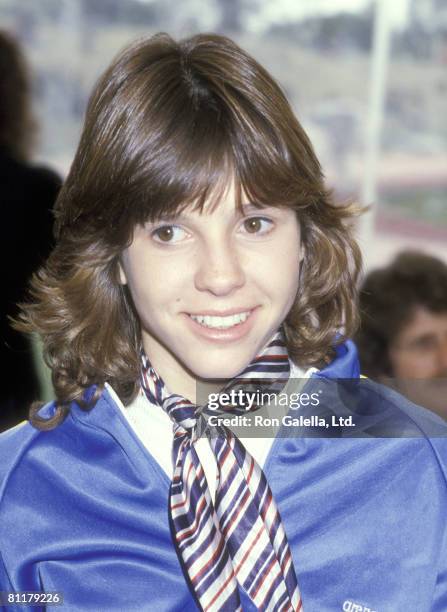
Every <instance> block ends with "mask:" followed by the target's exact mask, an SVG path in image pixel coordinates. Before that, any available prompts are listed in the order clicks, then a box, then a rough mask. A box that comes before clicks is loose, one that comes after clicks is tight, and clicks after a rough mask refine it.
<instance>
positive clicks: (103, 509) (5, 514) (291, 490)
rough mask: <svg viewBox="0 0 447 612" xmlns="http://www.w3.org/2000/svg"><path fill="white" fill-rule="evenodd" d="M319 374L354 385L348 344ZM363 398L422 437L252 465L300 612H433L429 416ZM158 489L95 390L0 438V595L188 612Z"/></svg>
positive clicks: (388, 400) (438, 483)
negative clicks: (57, 420) (260, 470)
mask: <svg viewBox="0 0 447 612" xmlns="http://www.w3.org/2000/svg"><path fill="white" fill-rule="evenodd" d="M318 376H319V377H321V378H328V379H330V378H336V377H343V378H355V377H358V365H357V357H356V353H355V348H354V347H353V345H352V344H351V343H346V344H344V345H342V346H341V347H339V348H338V356H337V357H336V359H335V360H334V361H333V362H332V364H330V365H329V366H328V367H327V368H325V369H324V370H322V371H320V372H319V373H318ZM371 389H372V390H370V393H371V394H372V395H373V396H374V397H375V398H376V399H375V400H374V401H377V402H381V403H382V404H383V405H386V406H387V409H391V410H392V411H394V412H396V413H397V412H398V413H399V414H404V415H406V417H405V418H406V419H407V420H408V423H410V424H411V426H412V427H414V428H416V429H417V430H418V431H419V432H422V433H421V435H418V436H416V437H405V438H402V437H401V438H397V437H388V438H373V437H370V438H368V437H351V438H342V437H341V438H324V437H321V436H317V437H307V436H306V437H304V436H303V437H298V438H279V437H278V438H276V439H275V441H274V443H273V446H272V448H271V451H270V454H269V456H268V458H267V461H266V464H265V467H264V470H265V473H266V475H267V478H268V480H269V482H270V484H271V488H272V490H273V493H274V495H275V498H276V501H277V504H278V507H279V509H280V512H281V515H282V519H283V523H284V525H285V528H286V532H287V535H288V540H289V543H290V548H291V551H292V555H293V558H294V564H295V568H296V572H297V576H298V581H299V585H300V589H301V593H302V599H303V607H304V611H305V612H326V611H327V612H334V611H338V610H343V611H345V612H346V611H347V612H368V611H370V612H372V611H376V612H410V611H411V612H425V611H434V612H441V611H442V612H445V611H446V610H447V552H446V548H447V547H446V517H447V513H446V510H447V487H446V463H447V440H446V438H444V437H442V436H438V437H429V436H427V435H425V434H424V433H423V431H424V427H425V426H426V425H427V424H428V429H430V426H431V425H433V423H435V424H436V426H438V425H439V424H440V421H438V419H437V417H436V416H434V415H433V416H432V415H431V414H429V413H426V412H425V411H423V410H422V409H420V408H417V407H415V406H413V405H412V404H410V403H409V402H407V401H406V400H404V399H403V398H402V397H400V396H399V395H397V394H395V393H393V392H391V391H389V390H387V389H385V388H383V387H380V386H378V385H374V384H373V383H371ZM53 410H54V406H53V405H51V404H49V405H47V406H46V407H45V408H44V409H43V413H42V414H48V415H49V414H51V413H52V411H53ZM169 484H170V483H169V478H168V477H167V475H166V473H165V472H164V471H163V470H162V468H161V467H160V466H159V465H158V463H157V462H156V461H155V459H154V458H153V457H152V456H151V455H150V454H149V453H148V451H147V450H146V448H145V447H144V446H143V445H142V443H141V442H140V441H139V439H138V438H137V437H136V435H135V433H134V432H133V430H132V429H131V427H130V426H129V424H128V423H127V421H126V419H125V417H124V416H123V415H122V413H121V411H120V410H119V408H118V407H117V406H116V405H115V403H114V402H113V400H112V398H111V397H110V395H109V394H108V393H107V391H104V392H103V394H102V396H101V398H100V399H99V400H98V402H97V404H96V406H95V407H94V408H93V409H92V410H91V411H90V412H84V411H83V410H81V409H80V408H79V406H77V405H76V404H73V406H72V408H71V413H70V415H69V416H68V418H67V419H66V420H65V421H64V423H63V424H61V425H60V426H59V427H57V428H56V429H53V430H51V431H48V432H42V431H37V430H36V429H34V428H33V427H32V426H31V425H30V424H29V423H25V424H22V425H19V426H17V427H15V428H14V429H11V430H9V431H8V432H6V433H4V434H2V435H1V436H0V591H9V592H11V591H15V592H16V591H46V592H49V591H58V592H61V593H62V594H63V598H64V603H63V605H62V606H60V607H55V608H54V609H55V611H56V610H58V609H62V610H91V611H94V612H101V611H104V612H105V611H107V612H109V611H113V610H116V611H120V612H123V611H138V612H141V611H142V610H147V611H148V612H149V611H150V612H163V611H179V612H180V611H181V612H185V611H190V610H191V611H192V610H197V609H198V608H197V605H196V603H195V600H194V598H193V596H192V595H191V593H190V591H189V588H188V585H187V583H186V581H185V578H184V576H183V574H182V570H181V567H180V564H179V561H178V559H177V555H176V551H175V549H174V547H173V544H172V541H171V534H170V528H169V522H168V491H169ZM241 597H242V600H243V609H244V611H252V610H253V609H254V608H253V606H252V604H251V603H250V602H249V601H247V599H246V597H245V596H244V594H243V593H242V594H241ZM18 609H23V610H27V609H28V607H27V606H26V605H23V606H21V607H18V606H9V607H8V605H4V606H3V610H8V611H9V610H10V611H11V612H12V611H14V610H18ZM29 609H30V610H31V609H32V610H38V609H45V608H44V607H43V606H42V607H41V608H36V607H34V608H29ZM229 612H231V611H229Z"/></svg>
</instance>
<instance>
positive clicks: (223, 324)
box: [189, 310, 251, 329]
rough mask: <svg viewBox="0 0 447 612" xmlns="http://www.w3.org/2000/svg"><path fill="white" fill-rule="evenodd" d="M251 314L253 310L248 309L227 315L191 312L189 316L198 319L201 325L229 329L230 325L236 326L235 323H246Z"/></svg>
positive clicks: (194, 319)
mask: <svg viewBox="0 0 447 612" xmlns="http://www.w3.org/2000/svg"><path fill="white" fill-rule="evenodd" d="M250 314H251V310H246V311H244V312H238V313H235V314H231V315H226V316H222V315H220V316H215V315H192V314H190V315H189V316H190V317H191V319H192V320H193V321H196V322H197V323H199V325H203V326H204V327H209V328H211V329H229V328H230V327H234V326H235V325H240V324H241V323H245V321H246V320H247V319H248V317H249V316H250Z"/></svg>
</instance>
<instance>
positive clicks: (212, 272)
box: [195, 242, 245, 296]
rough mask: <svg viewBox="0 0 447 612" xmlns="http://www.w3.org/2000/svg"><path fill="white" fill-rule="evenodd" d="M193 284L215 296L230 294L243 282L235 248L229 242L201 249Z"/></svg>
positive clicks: (238, 257) (243, 278)
mask: <svg viewBox="0 0 447 612" xmlns="http://www.w3.org/2000/svg"><path fill="white" fill-rule="evenodd" d="M198 260H199V261H198V262H197V270H196V274H195V286H196V289H198V290H199V291H208V292H209V293H212V294H214V295H217V296H224V295H229V294H231V293H232V292H233V291H234V290H236V289H238V288H240V287H242V286H243V285H244V283H245V272H244V269H243V266H242V262H241V261H240V260H241V258H240V255H239V254H238V252H237V249H236V248H235V247H234V245H232V244H231V243H226V242H225V243H224V242H222V243H221V244H216V243H214V244H212V245H208V246H207V247H206V248H203V250H201V252H200V254H199V257H198Z"/></svg>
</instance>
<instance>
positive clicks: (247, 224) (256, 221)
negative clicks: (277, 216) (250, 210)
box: [243, 217, 273, 234]
mask: <svg viewBox="0 0 447 612" xmlns="http://www.w3.org/2000/svg"><path fill="white" fill-rule="evenodd" d="M243 226H244V230H245V231H246V232H247V233H249V234H267V233H268V232H269V231H270V230H271V229H272V227H273V221H271V220H270V219H266V218H265V217H250V218H248V219H245V220H244V223H243Z"/></svg>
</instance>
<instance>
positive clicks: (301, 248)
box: [300, 243, 305, 262]
mask: <svg viewBox="0 0 447 612" xmlns="http://www.w3.org/2000/svg"><path fill="white" fill-rule="evenodd" d="M304 255H305V249H304V244H303V243H301V245H300V262H301V261H303V259H304Z"/></svg>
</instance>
